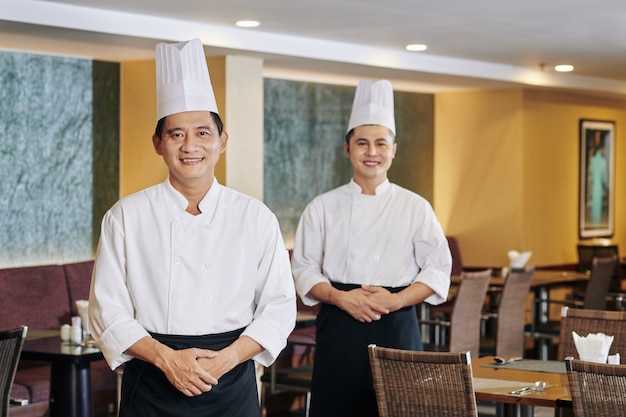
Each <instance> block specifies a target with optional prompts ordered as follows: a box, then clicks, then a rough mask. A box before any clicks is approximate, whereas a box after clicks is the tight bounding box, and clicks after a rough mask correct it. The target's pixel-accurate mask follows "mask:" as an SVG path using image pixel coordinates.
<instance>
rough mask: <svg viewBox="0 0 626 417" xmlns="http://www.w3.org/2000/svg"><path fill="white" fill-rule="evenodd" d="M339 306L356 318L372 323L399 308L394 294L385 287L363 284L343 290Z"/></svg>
mask: <svg viewBox="0 0 626 417" xmlns="http://www.w3.org/2000/svg"><path fill="white" fill-rule="evenodd" d="M337 306H338V307H339V308H341V309H342V310H344V311H346V312H347V313H348V314H350V315H351V316H352V317H354V319H356V320H358V321H360V322H363V323H371V322H372V321H376V320H380V319H381V317H382V316H383V315H384V314H389V313H390V312H391V311H395V310H397V300H396V296H395V295H394V294H392V293H391V292H389V290H387V289H385V288H383V287H374V286H369V285H363V286H362V287H361V288H356V289H354V290H350V291H342V294H341V295H340V296H339V300H338V304H337Z"/></svg>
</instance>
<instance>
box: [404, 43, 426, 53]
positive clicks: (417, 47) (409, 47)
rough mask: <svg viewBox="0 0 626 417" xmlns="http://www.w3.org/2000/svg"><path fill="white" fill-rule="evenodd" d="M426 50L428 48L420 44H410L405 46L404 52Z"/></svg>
mask: <svg viewBox="0 0 626 417" xmlns="http://www.w3.org/2000/svg"><path fill="white" fill-rule="evenodd" d="M426 49H428V47H427V46H426V45H424V44H422V43H412V44H409V45H407V46H406V50H407V51H413V52H415V51H417V52H419V51H425V50H426Z"/></svg>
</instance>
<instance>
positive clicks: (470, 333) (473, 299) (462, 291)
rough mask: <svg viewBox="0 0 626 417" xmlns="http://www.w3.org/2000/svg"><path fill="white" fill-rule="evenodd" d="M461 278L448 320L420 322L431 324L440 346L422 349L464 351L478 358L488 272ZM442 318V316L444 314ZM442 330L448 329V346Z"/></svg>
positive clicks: (433, 311)
mask: <svg viewBox="0 0 626 417" xmlns="http://www.w3.org/2000/svg"><path fill="white" fill-rule="evenodd" d="M462 277H463V278H462V279H461V284H460V285H459V289H458V292H457V294H456V297H455V298H454V301H453V302H452V307H451V313H450V319H449V320H445V319H443V318H439V319H437V318H435V319H433V320H420V324H429V325H434V326H435V335H436V336H439V337H438V339H439V340H438V342H439V343H436V344H435V345H425V346H424V349H425V350H434V351H438V352H442V351H449V352H462V351H466V350H467V351H469V352H470V353H471V354H472V356H474V357H476V358H477V357H478V356H479V348H480V324H481V312H482V309H483V306H484V303H485V296H486V294H487V287H488V286H489V280H490V279H491V269H487V270H485V271H479V272H467V271H465V272H463V273H462ZM437 307H438V306H435V307H433V308H432V309H431V313H433V315H434V316H436V315H437V311H438V310H437ZM444 308H445V307H444ZM441 315H442V316H443V312H442V314H441ZM440 328H442V329H440ZM444 329H445V330H448V332H447V333H449V335H450V343H449V344H446V338H445V334H446V331H445V330H444ZM440 330H441V331H440Z"/></svg>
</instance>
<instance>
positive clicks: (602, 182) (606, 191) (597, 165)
mask: <svg viewBox="0 0 626 417" xmlns="http://www.w3.org/2000/svg"><path fill="white" fill-rule="evenodd" d="M614 178H615V122H611V121H600V120H586V119H581V120H580V180H579V181H580V191H579V200H580V201H579V211H578V218H579V228H578V230H579V235H580V238H581V239H587V238H594V237H610V236H612V235H613V231H614V223H613V218H614V214H613V210H614V198H615V188H614Z"/></svg>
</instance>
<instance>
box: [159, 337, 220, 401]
mask: <svg viewBox="0 0 626 417" xmlns="http://www.w3.org/2000/svg"><path fill="white" fill-rule="evenodd" d="M220 359H221V358H220V356H219V352H216V351H213V350H207V349H199V348H189V349H181V350H171V351H170V353H169V354H168V356H167V358H165V367H164V368H163V372H164V373H165V376H166V377H167V379H168V381H169V382H170V383H171V384H172V385H173V386H174V387H175V388H176V389H177V390H179V391H180V392H182V393H183V394H185V395H186V396H188V397H195V396H197V395H200V394H202V393H205V392H209V391H211V389H212V388H213V385H217V383H218V379H219V378H220V377H221V376H222V375H223V374H224V373H225V371H223V369H224V368H225V366H224V364H223V363H222V361H221V360H220Z"/></svg>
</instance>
